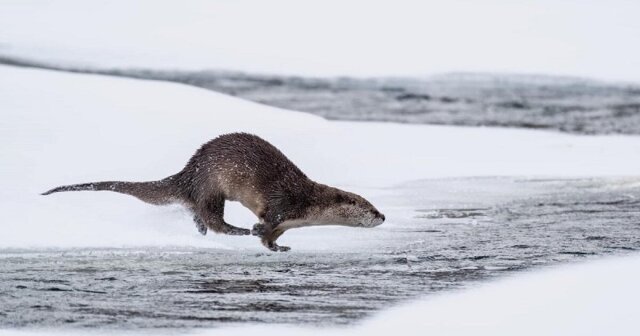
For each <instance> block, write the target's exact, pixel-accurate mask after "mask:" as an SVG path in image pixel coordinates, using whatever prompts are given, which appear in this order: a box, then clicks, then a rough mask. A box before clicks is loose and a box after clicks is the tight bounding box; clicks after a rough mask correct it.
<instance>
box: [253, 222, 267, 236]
mask: <svg viewBox="0 0 640 336" xmlns="http://www.w3.org/2000/svg"><path fill="white" fill-rule="evenodd" d="M266 232H267V231H266V227H265V226H264V224H261V223H256V224H254V225H253V229H251V234H252V235H254V236H258V237H262V236H264V235H265V233H266Z"/></svg>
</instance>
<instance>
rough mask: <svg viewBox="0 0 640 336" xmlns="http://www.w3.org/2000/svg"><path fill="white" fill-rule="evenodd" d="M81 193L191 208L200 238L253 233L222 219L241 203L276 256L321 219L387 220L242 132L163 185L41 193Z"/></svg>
mask: <svg viewBox="0 0 640 336" xmlns="http://www.w3.org/2000/svg"><path fill="white" fill-rule="evenodd" d="M80 190H108V191H115V192H120V193H124V194H128V195H131V196H134V197H137V198H138V199H140V200H142V201H144V202H147V203H151V204H156V205H161V204H169V203H176V202H177V203H181V204H183V205H185V206H186V207H188V208H189V209H190V210H191V211H193V214H194V221H195V223H196V226H197V228H198V230H199V231H200V233H202V234H206V232H207V229H210V230H213V231H215V232H219V233H225V234H232V235H248V234H250V233H251V231H250V230H248V229H243V228H239V227H235V226H233V225H231V224H229V223H226V222H225V221H224V218H223V217H224V204H225V201H226V200H229V201H238V202H240V203H241V204H242V205H244V206H245V207H247V208H248V209H250V210H251V211H252V212H253V213H254V214H255V215H256V216H257V217H258V218H259V219H260V223H259V224H256V225H255V226H254V229H253V233H254V234H256V235H258V236H260V237H261V240H262V243H263V244H264V245H265V246H266V247H267V248H269V249H271V250H274V251H285V250H288V248H287V247H284V246H278V245H277V244H276V243H275V241H276V240H277V239H278V237H279V236H280V235H282V233H284V231H286V230H288V229H290V228H294V227H300V226H308V225H314V223H313V222H314V221H317V220H318V219H323V218H327V219H326V221H331V220H333V219H338V221H337V222H336V224H340V223H338V222H340V221H344V223H343V224H344V225H350V226H357V224H356V222H357V221H358V219H357V218H356V219H351V218H349V217H350V216H351V217H358V216H359V217H362V218H366V221H368V222H367V223H370V222H371V221H374V220H375V221H376V223H377V224H374V225H379V223H382V221H383V220H384V215H382V214H380V213H379V212H378V210H377V209H375V207H373V205H371V204H370V203H369V202H368V201H366V200H365V199H364V198H362V197H360V196H358V195H356V194H353V193H349V192H346V191H343V190H340V189H337V188H333V187H329V186H326V185H323V184H319V183H316V182H314V181H312V180H310V179H309V178H308V177H307V176H306V175H305V174H304V173H303V172H302V171H301V170H300V169H299V168H298V167H297V166H296V165H295V164H294V163H293V162H291V161H290V160H289V159H288V158H287V157H286V156H285V155H284V154H283V153H282V152H280V151H279V150H278V149H277V148H276V147H274V146H273V145H271V144H270V143H268V142H267V141H265V140H263V139H261V138H259V137H258V136H255V135H251V134H246V133H232V134H226V135H222V136H219V137H217V138H215V139H213V140H211V141H209V142H208V143H206V144H204V145H203V146H202V147H200V149H198V151H196V153H195V154H194V155H193V156H192V157H191V159H190V160H189V162H188V163H187V165H186V166H185V167H184V169H183V170H182V171H180V172H179V173H177V174H175V175H172V176H170V177H167V178H165V179H163V180H160V181H153V182H120V181H113V182H95V183H85V184H76V185H70V186H62V187H58V188H54V189H52V190H49V191H47V192H45V193H44V194H43V195H48V194H51V193H54V192H59V191H80ZM354 214H356V215H354ZM319 221H320V222H322V220H319ZM283 223H285V224H283ZM347 223H348V224H347ZM359 225H360V226H363V225H364V224H362V223H360V224H359Z"/></svg>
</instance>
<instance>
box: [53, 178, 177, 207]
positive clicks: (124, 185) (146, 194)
mask: <svg viewBox="0 0 640 336" xmlns="http://www.w3.org/2000/svg"><path fill="white" fill-rule="evenodd" d="M172 186H173V185H172V183H171V178H166V179H164V180H160V181H153V182H121V181H109V182H93V183H82V184H72V185H66V186H60V187H57V188H53V189H51V190H49V191H47V192H44V193H42V195H49V194H53V193H57V192H61V191H83V190H91V191H99V190H106V191H114V192H118V193H121V194H126V195H131V196H133V197H136V198H138V199H139V200H141V201H143V202H146V203H150V204H155V205H162V204H169V203H173V202H175V201H176V200H177V199H176V195H174V193H173V187H172Z"/></svg>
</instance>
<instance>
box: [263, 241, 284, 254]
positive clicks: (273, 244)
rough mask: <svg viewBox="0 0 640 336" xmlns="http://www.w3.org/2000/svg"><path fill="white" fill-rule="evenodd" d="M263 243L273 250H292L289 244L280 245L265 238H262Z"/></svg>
mask: <svg viewBox="0 0 640 336" xmlns="http://www.w3.org/2000/svg"><path fill="white" fill-rule="evenodd" d="M262 245H264V246H265V247H266V248H268V249H269V250H271V251H273V252H287V251H289V250H291V248H290V247H289V246H280V245H278V244H276V243H275V242H274V241H270V240H267V239H265V238H262Z"/></svg>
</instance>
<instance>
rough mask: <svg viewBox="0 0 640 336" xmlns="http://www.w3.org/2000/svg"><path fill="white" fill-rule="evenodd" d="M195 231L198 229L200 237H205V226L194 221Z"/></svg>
mask: <svg viewBox="0 0 640 336" xmlns="http://www.w3.org/2000/svg"><path fill="white" fill-rule="evenodd" d="M195 222H196V229H198V232H200V234H201V235H203V236H206V235H207V226H206V225H204V223H202V222H201V221H199V220H196V221H195Z"/></svg>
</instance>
